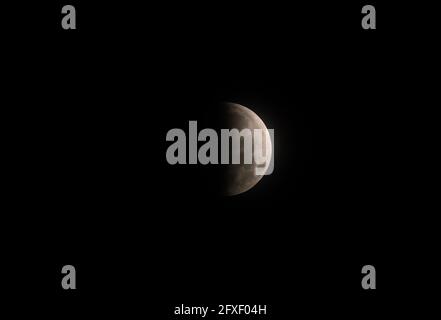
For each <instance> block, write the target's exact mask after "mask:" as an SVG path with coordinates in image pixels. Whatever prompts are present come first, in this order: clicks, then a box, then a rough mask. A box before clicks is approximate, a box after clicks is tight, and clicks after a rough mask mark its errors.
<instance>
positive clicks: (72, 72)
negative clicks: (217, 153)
mask: <svg viewBox="0 0 441 320" xmlns="http://www.w3.org/2000/svg"><path fill="white" fill-rule="evenodd" d="M64 4H68V3H60V4H58V3H55V2H54V3H46V4H41V5H35V4H34V5H33V6H32V7H31V8H32V10H35V11H32V10H31V9H29V11H32V12H38V13H39V14H38V15H37V14H33V13H32V14H30V12H29V11H28V12H26V15H24V16H25V17H27V16H28V15H30V16H32V17H31V18H29V19H27V18H26V19H24V20H25V21H26V22H27V23H26V24H21V25H20V27H21V29H24V30H23V31H24V34H25V35H26V36H25V37H16V38H14V42H15V43H14V44H15V45H17V46H18V44H19V45H20V48H22V49H21V50H19V52H20V54H18V55H16V56H14V57H13V58H14V61H17V62H16V64H17V65H18V66H19V67H18V68H19V70H20V71H21V72H17V73H16V76H15V77H12V78H11V79H10V81H9V83H10V84H12V85H11V87H15V88H17V87H20V88H21V91H20V90H17V91H15V90H14V91H13V92H14V95H15V99H14V104H16V106H17V107H16V108H17V109H16V112H15V114H18V116H17V117H15V118H14V119H15V120H16V121H17V123H18V124H19V126H18V127H17V128H19V129H17V130H16V131H15V135H16V136H18V137H20V138H22V139H21V141H23V142H22V143H21V144H20V145H19V146H18V147H17V149H19V151H20V155H21V156H17V159H16V160H17V162H16V164H18V166H19V167H20V170H19V172H20V177H21V178H20V182H19V183H18V185H19V186H18V188H20V190H21V189H24V191H25V192H24V193H22V194H24V195H26V196H25V197H23V198H19V199H17V201H16V211H17V212H33V213H34V214H32V215H30V216H28V217H27V218H26V229H28V230H29V232H27V234H28V235H30V237H29V238H30V239H29V240H28V241H26V243H27V245H28V246H30V247H32V248H33V250H31V251H32V252H31V253H30V254H29V255H26V258H25V259H26V261H28V262H29V263H31V264H32V263H33V261H38V262H37V264H38V267H39V268H38V270H39V272H40V274H41V275H42V276H41V277H40V278H39V279H41V280H42V281H41V283H40V282H39V285H38V286H37V285H36V286H34V287H32V289H29V290H31V291H32V292H34V294H35V295H36V296H39V297H45V301H46V302H47V303H46V304H47V306H48V307H49V308H50V312H51V313H53V314H54V315H55V316H57V317H64V318H66V317H67V318H77V317H78V316H80V315H84V314H88V315H91V316H107V315H118V316H124V317H126V318H131V317H135V316H136V317H139V316H144V317H147V318H149V317H156V318H172V315H173V310H174V306H175V305H180V304H181V303H184V304H192V305H200V304H212V305H217V304H227V303H232V304H236V303H237V304H247V303H249V304H267V305H268V310H269V314H270V315H269V316H267V318H274V319H283V318H286V317H295V316H296V315H300V314H304V315H309V317H311V318H312V317H323V316H335V315H336V316H340V317H344V318H371V317H374V316H377V315H379V314H388V315H393V314H394V312H396V310H397V308H401V309H402V308H403V307H402V306H403V304H404V303H405V302H406V301H407V299H409V296H408V295H407V294H406V290H410V289H409V288H410V286H411V285H415V282H418V281H415V282H413V281H411V282H412V283H411V284H409V282H403V277H405V274H406V272H407V271H408V270H409V269H412V268H414V265H415V263H416V262H415V261H416V260H417V261H419V262H421V263H423V262H422V261H424V259H425V258H423V256H424V250H423V249H422V247H420V246H419V245H417V244H416V242H414V241H413V240H414V237H412V236H411V235H410V234H412V233H413V231H409V226H410V225H411V224H415V225H418V223H416V222H415V220H413V217H410V216H408V215H407V213H406V212H407V211H412V209H413V208H415V207H416V206H418V203H417V202H418V201H417V200H415V199H414V193H412V192H411V191H410V190H409V181H410V179H412V177H411V174H410V173H409V172H408V169H407V168H408V161H407V160H403V157H406V148H407V146H408V143H409V140H410V139H409V137H411V135H412V134H411V133H409V121H408V119H409V117H412V111H408V109H405V108H403V105H404V104H412V102H413V101H414V99H416V96H417V95H416V94H415V95H414V93H415V92H414V91H415V86H413V81H414V80H415V78H414V79H411V78H410V77H409V69H412V68H413V64H412V62H411V61H409V56H410V55H412V51H410V49H409V48H412V47H414V46H413V45H410V44H409V43H410V41H411V40H415V37H416V35H415V33H416V31H415V30H413V29H411V28H404V27H403V24H404V23H405V21H407V18H406V17H408V16H406V14H407V13H406V11H405V10H404V9H403V7H398V6H393V5H391V6H390V7H386V6H385V5H384V4H383V3H381V4H376V3H373V2H369V4H374V5H375V6H376V9H377V28H378V29H377V30H369V31H367V30H363V29H362V28H361V18H362V14H361V8H362V6H363V5H364V4H368V3H357V2H354V1H351V2H350V3H349V1H348V3H339V4H336V3H325V2H324V3H320V2H310V3H308V4H303V3H295V2H292V3H286V2H279V1H276V2H274V1H272V2H267V1H263V2H251V1H249V2H248V1H244V2H240V3H239V2H237V1H236V2H224V1H223V2H220V1H214V2H213V1H212V2H209V3H205V2H192V3H174V2H171V1H169V2H163V3H161V4H145V3H144V4H141V3H135V2H133V3H129V2H104V1H103V2H93V4H92V3H90V2H79V1H76V2H75V1H74V2H69V4H74V5H75V7H76V10H77V30H63V29H62V28H61V24H60V22H61V18H62V14H61V8H62V6H63V5H64ZM28 8H29V7H28ZM414 13H415V14H417V13H418V11H414ZM43 17H44V18H43ZM17 24H18V22H17ZM403 30H405V32H404V31H403ZM20 31H22V30H20ZM17 46H16V48H17ZM11 59H12V58H11ZM15 59H16V60H15ZM11 61H12V60H11ZM23 88H24V89H25V90H24V91H23ZM409 88H413V89H414V90H413V91H412V89H409ZM23 92H24V93H23ZM218 101H234V102H237V103H240V104H243V105H245V106H249V107H250V108H251V109H253V110H254V111H255V112H256V113H257V114H258V115H259V116H260V117H261V118H262V119H264V121H265V123H266V124H267V126H268V127H269V128H274V130H275V139H276V140H275V141H276V146H275V152H276V156H275V170H274V173H273V174H272V175H270V176H267V177H264V178H263V179H262V181H261V182H260V183H259V184H257V185H256V187H255V188H253V189H252V190H250V191H249V192H247V193H244V194H242V195H239V196H236V197H231V198H222V197H218V196H216V195H214V194H213V193H212V190H213V188H215V187H216V186H215V181H216V180H215V179H211V176H210V174H211V173H212V172H211V171H210V169H209V168H204V167H200V166H190V165H188V166H170V165H168V164H167V162H166V159H165V151H166V149H167V146H168V144H167V143H166V141H165V135H166V133H167V131H168V130H169V129H172V128H183V129H184V130H186V128H187V126H188V121H189V120H199V121H202V123H203V119H204V117H207V115H208V116H209V114H210V107H211V106H213V105H214V104H215V103H216V102H218ZM411 126H412V125H410V127H411ZM404 172H407V173H404ZM65 264H72V265H74V266H75V267H76V269H77V287H78V289H77V290H75V291H69V290H68V291H64V290H63V289H62V288H61V285H60V281H61V278H62V275H61V268H62V266H63V265H65ZM365 264H372V265H374V266H375V267H376V268H377V274H378V279H377V282H378V289H377V290H375V291H364V290H362V289H361V285H360V283H361V278H362V275H361V268H362V266H363V265H365ZM406 266H407V268H406ZM410 266H412V267H410ZM46 293H47V295H46Z"/></svg>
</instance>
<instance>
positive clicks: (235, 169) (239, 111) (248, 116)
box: [221, 103, 272, 196]
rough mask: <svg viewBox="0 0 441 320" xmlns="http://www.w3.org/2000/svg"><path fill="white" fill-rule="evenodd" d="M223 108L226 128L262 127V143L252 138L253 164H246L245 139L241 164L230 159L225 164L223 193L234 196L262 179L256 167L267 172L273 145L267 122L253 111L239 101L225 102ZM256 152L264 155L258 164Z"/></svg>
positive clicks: (241, 148)
mask: <svg viewBox="0 0 441 320" xmlns="http://www.w3.org/2000/svg"><path fill="white" fill-rule="evenodd" d="M221 110H222V114H223V118H224V124H225V125H226V126H225V127H224V128H226V129H234V128H236V129H238V130H239V131H240V130H242V129H246V128H248V129H251V132H254V131H253V129H261V132H262V133H261V136H262V139H261V141H260V143H258V140H255V139H254V138H253V139H252V141H253V148H252V152H253V161H252V163H251V164H244V155H243V154H244V145H243V139H241V140H242V141H241V144H240V150H239V152H240V155H241V161H240V164H231V161H230V164H228V165H224V166H225V168H224V169H225V170H224V173H223V184H222V193H223V194H224V195H227V196H233V195H238V194H240V193H243V192H245V191H248V190H250V189H251V188H252V187H254V186H255V185H256V184H257V183H258V182H259V181H260V180H261V179H262V177H263V176H264V175H263V174H260V175H259V174H256V168H257V166H259V168H260V172H261V173H265V172H266V170H267V169H268V166H269V164H270V160H271V155H272V154H271V153H272V145H271V138H270V135H269V132H268V129H267V127H266V126H265V123H264V122H263V121H262V119H260V118H259V117H258V116H257V114H255V113H254V112H253V111H251V110H250V109H248V108H246V107H244V106H242V105H240V104H237V103H223V104H222V105H221ZM267 139H268V142H267ZM267 147H269V148H267ZM232 148H233V146H232V144H231V143H230V151H232ZM267 149H269V150H267ZM256 153H258V155H260V157H262V156H263V157H264V158H263V160H264V161H261V162H260V164H257V163H256V161H255V159H257V158H255V156H256ZM230 155H231V153H230Z"/></svg>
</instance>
